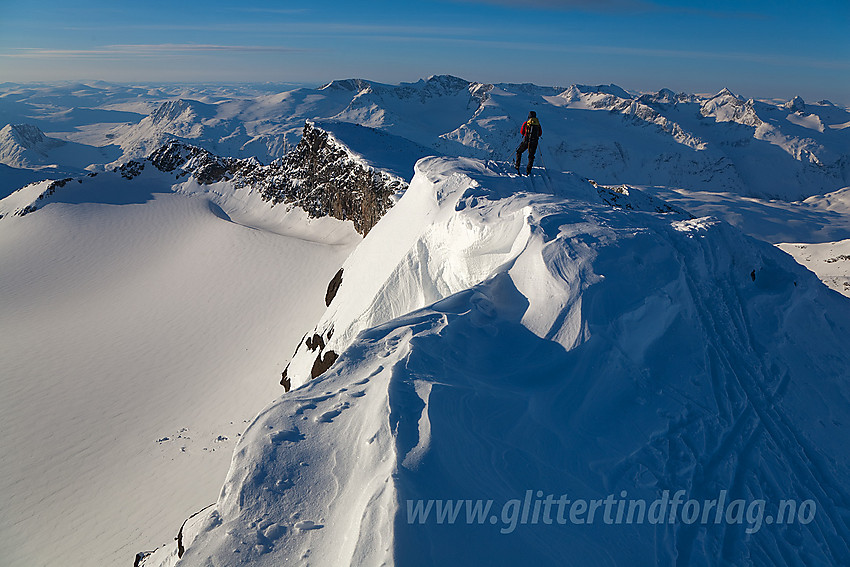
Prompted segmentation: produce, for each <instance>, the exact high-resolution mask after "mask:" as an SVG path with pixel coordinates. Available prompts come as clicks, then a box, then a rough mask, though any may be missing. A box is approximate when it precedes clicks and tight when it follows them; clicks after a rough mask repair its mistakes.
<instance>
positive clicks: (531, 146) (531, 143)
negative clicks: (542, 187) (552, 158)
mask: <svg viewBox="0 0 850 567" xmlns="http://www.w3.org/2000/svg"><path fill="white" fill-rule="evenodd" d="M525 150H528V167H527V168H526V170H525V171H526V173H531V166H532V165H533V164H534V152H536V151H537V138H531V139H528V138H523V139H522V143H521V144H520V145H519V147H518V148H517V149H516V168H517V169H519V164H520V161H521V160H522V152H524V151H525Z"/></svg>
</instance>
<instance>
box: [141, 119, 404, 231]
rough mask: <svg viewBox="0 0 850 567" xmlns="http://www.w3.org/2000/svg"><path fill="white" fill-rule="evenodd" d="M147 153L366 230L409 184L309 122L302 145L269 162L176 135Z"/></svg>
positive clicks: (205, 180) (201, 176) (162, 164)
mask: <svg viewBox="0 0 850 567" xmlns="http://www.w3.org/2000/svg"><path fill="white" fill-rule="evenodd" d="M148 159H149V160H150V162H151V163H152V164H153V165H154V166H156V167H157V168H158V169H160V170H162V171H167V172H171V171H175V170H177V169H180V170H181V172H182V173H185V174H191V175H193V176H194V177H195V178H196V179H197V180H198V182H199V183H201V184H206V185H208V184H212V183H217V182H219V181H231V182H233V183H234V184H235V185H236V186H238V187H246V186H250V187H253V188H255V189H256V190H258V191H259V192H260V194H261V195H262V197H263V199H265V200H266V201H269V202H271V203H272V205H276V204H279V203H286V204H292V205H295V206H298V207H300V208H302V209H304V210H305V211H306V212H307V213H308V214H309V215H310V216H311V217H313V218H316V217H323V216H332V217H334V218H337V219H340V220H350V221H352V222H353V223H354V227H355V228H356V230H357V231H358V232H359V233H360V234H363V235H365V234H367V233H368V232H369V230H370V229H371V228H372V227H373V226H375V223H377V222H378V220H379V219H380V218H381V217H382V216H383V215H384V213H385V212H386V211H387V210H388V209H389V208H390V207H391V206H392V204H393V196H394V195H395V194H396V193H399V192H402V191H404V189H405V188H406V187H407V184H406V183H405V182H404V181H402V180H401V179H399V178H397V177H395V176H393V175H391V174H388V173H385V172H382V171H378V170H376V169H375V168H373V167H370V166H369V165H367V164H365V163H363V162H362V161H360V160H359V159H358V158H357V157H356V156H354V155H353V154H351V152H350V151H349V150H348V149H347V148H346V147H345V146H344V145H342V144H341V143H339V142H337V141H336V140H335V139H334V138H333V136H332V135H330V134H329V133H328V132H325V131H324V130H322V129H321V128H317V127H315V126H314V125H313V124H311V123H309V122H308V123H306V124H305V125H304V131H303V134H302V137H301V141H300V142H299V143H298V145H297V146H296V147H295V148H294V149H293V150H292V151H291V152H289V153H288V154H286V155H285V156H283V157H282V158H279V159H277V160H275V161H273V162H272V163H271V164H269V165H261V164H260V163H259V162H258V161H257V160H255V159H237V158H226V157H219V156H216V155H214V154H212V153H210V152H208V151H207V150H205V149H203V148H199V147H196V146H191V145H188V144H186V143H184V142H180V141H177V140H173V141H171V142H169V143H168V144H165V145H163V146H161V147H160V148H159V149H157V150H156V151H155V152H153V153H152V154H151V155H150V156H149V157H148Z"/></svg>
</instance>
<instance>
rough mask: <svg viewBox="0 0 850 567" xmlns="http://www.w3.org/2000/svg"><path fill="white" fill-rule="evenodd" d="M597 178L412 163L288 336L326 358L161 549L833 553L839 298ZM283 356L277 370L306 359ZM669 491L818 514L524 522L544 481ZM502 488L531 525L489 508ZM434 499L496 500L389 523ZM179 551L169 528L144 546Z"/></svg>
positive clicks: (329, 556)
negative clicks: (407, 177)
mask: <svg viewBox="0 0 850 567" xmlns="http://www.w3.org/2000/svg"><path fill="white" fill-rule="evenodd" d="M603 189H605V188H604V187H603ZM620 189H621V191H616V190H615V188H608V189H607V191H610V192H611V193H613V194H616V195H618V196H619V199H620V200H618V201H616V202H614V201H612V200H611V199H610V198H609V194H608V193H605V192H604V191H600V190H599V186H596V187H595V186H594V185H593V184H591V183H590V182H589V181H588V180H586V179H582V178H581V177H578V176H575V175H572V174H546V175H543V176H539V177H533V178H531V179H523V178H518V177H516V176H515V175H512V174H510V173H507V169H506V168H505V167H504V166H503V165H500V164H498V163H494V162H484V161H478V160H469V159H447V158H431V159H427V160H423V161H421V162H420V163H419V164H418V165H417V173H416V176H415V177H414V179H413V181H412V183H411V185H410V188H409V189H408V191H407V192H406V193H405V195H404V197H403V198H402V199H401V200H400V202H399V203H398V204H397V205H396V206H395V207H394V208H392V209H391V210H390V211H389V212H388V213H387V214H386V215H385V216H384V218H383V219H382V220H381V221H380V222H379V223H378V224H377V225H376V226H375V228H374V229H373V230H372V231H371V232H370V233H369V235H368V236H367V237H366V238H365V239H364V240H363V242H362V243H361V244H360V245H359V246H358V248H357V249H356V251H355V252H354V253H353V254H352V255H351V256H350V257H349V259H348V260H347V261H346V262H345V264H344V266H343V271H342V276H341V279H342V281H341V284H340V285H339V288H338V290H337V291H336V293H335V295H334V296H333V298H332V301H331V302H330V306H329V307H328V310H327V312H326V313H325V316H324V317H323V318H322V320H321V321H320V323H319V325H318V326H317V329H316V330H317V332H316V334H314V335H311V338H310V341H309V342H310V345H307V346H315V344H316V342H317V341H318V342H319V343H320V348H324V349H333V350H335V351H337V352H338V353H340V356H339V358H338V360H337V361H336V362H335V363H334V364H333V365H332V366H331V367H330V369H329V370H328V371H327V372H325V373H324V374H323V375H321V376H320V377H318V378H316V379H314V380H312V381H308V382H306V383H304V385H303V386H301V387H299V388H296V389H294V390H293V391H291V392H289V393H288V394H286V395H284V396H283V397H282V398H281V399H280V400H279V401H277V402H275V403H273V404H272V405H270V406H268V407H267V408H266V409H265V410H264V411H263V412H261V414H260V415H259V416H258V418H257V419H256V420H255V421H254V423H252V424H251V426H250V427H249V428H248V430H247V431H246V433H245V435H244V436H243V438H242V440H241V441H240V443H239V444H238V446H237V448H236V451H235V454H234V460H233V463H232V465H231V468H230V472H229V474H228V476H227V479H226V481H225V484H224V488H223V490H222V492H221V494H220V496H219V499H218V501H217V503H216V504H215V506H213V507H212V508H211V509H209V510H208V511H206V512H203V513H201V514H199V515H198V516H197V517H195V518H193V519H191V520H190V521H189V522H187V524H186V525H185V529H184V530H183V531H182V542H183V544H184V545H185V554H183V556H182V559H180V562H179V564H180V565H213V566H223V565H242V564H250V565H259V566H262V565H281V564H286V563H289V562H309V563H310V564H313V565H379V564H387V565H390V564H397V565H470V564H488V565H506V564H507V565H516V564H529V565H562V564H564V561H565V558H568V560H569V561H570V562H573V563H576V564H580V565H643V564H652V565H702V564H710V565H715V564H729V565H799V564H803V563H813V564H842V563H845V562H847V561H848V560H850V548H848V544H847V542H848V541H850V529H848V526H847V524H846V519H845V517H844V512H843V510H845V509H846V507H847V506H848V504H850V493H848V491H847V489H846V487H845V484H846V482H845V479H846V478H847V475H848V473H850V450H848V449H847V447H846V444H845V443H843V441H842V440H843V439H844V437H845V433H846V432H845V431H844V428H845V427H846V424H847V423H850V405H849V404H848V402H850V386H848V383H847V378H848V375H847V371H846V369H847V368H848V366H850V360H848V355H847V354H846V349H844V348H843V343H844V340H845V337H846V336H847V332H848V331H850V329H848V321H850V304H848V302H847V301H846V299H845V298H843V297H841V296H839V295H837V294H834V293H832V292H831V291H828V290H827V289H826V288H825V287H824V286H823V285H822V284H821V283H820V282H819V281H817V279H816V278H815V277H814V276H813V274H811V273H810V272H808V271H807V270H805V269H803V268H801V267H800V266H799V265H798V264H796V263H795V262H794V261H793V260H792V259H791V258H789V257H788V256H787V255H785V254H784V253H782V252H781V251H779V250H777V249H776V248H774V247H772V246H770V245H767V244H765V243H762V242H759V241H756V240H753V239H751V238H749V237H746V236H744V235H742V234H741V233H740V232H739V231H737V230H736V229H734V228H732V227H731V226H729V225H727V224H725V223H723V222H721V221H718V220H716V219H712V218H698V219H695V218H692V217H691V216H690V215H688V214H687V213H684V212H683V211H679V210H676V209H674V208H672V207H671V208H670V209H666V210H665V209H663V208H662V210H659V207H658V204H659V203H658V202H657V201H652V200H649V199H647V198H645V197H642V196H641V194H640V192H639V191H637V190H636V189H634V188H622V187H621V188H620ZM626 204H630V205H631V206H626ZM317 335H318V337H317ZM319 339H320V340H319ZM299 349H300V350H299V353H296V356H295V358H294V359H293V365H292V367H291V368H290V371H291V375H292V376H296V375H299V376H301V374H300V372H301V371H300V370H297V369H295V368H294V367H295V366H296V361H299V360H303V361H305V362H311V361H312V357H315V355H316V352H315V351H312V352H309V353H308V354H307V355H306V356H304V357H301V353H304V352H306V351H307V348H306V347H305V345H302V346H300V347H299ZM299 357H301V358H299ZM298 384H299V381H298V380H296V379H295V378H293V385H294V386H297V385H298ZM680 491H681V493H680V497H681V496H682V495H684V500H688V499H693V500H695V501H700V502H703V501H708V500H711V499H715V501H716V500H717V499H718V496H720V495H721V493H722V494H723V496H721V497H722V498H727V497H728V499H729V500H730V501H731V500H738V501H740V502H743V503H744V504H749V503H751V502H754V501H758V502H764V503H766V504H765V505H766V507H767V512H768V513H775V511H776V508H775V507H776V506H777V505H778V504H779V502H780V500H794V501H795V502H798V503H802V502H807V504H806V506H807V508H806V509H807V510H810V509H811V507H812V506H814V507H815V508H816V513H815V514H814V515H813V516H811V517H808V516H807V517H806V518H804V521H802V522H793V523H791V524H781V525H779V524H772V523H770V521H769V520H768V521H764V522H761V523H759V524H758V525H756V518H752V519H751V520H744V519H743V518H742V520H741V521H740V522H737V523H736V522H734V521H731V522H730V521H725V520H724V521H720V522H717V523H715V522H714V517H715V516H714V515H712V516H711V521H703V522H695V521H683V520H682V519H681V517H680V518H679V519H675V520H674V521H672V522H667V521H666V520H665V521H661V522H649V521H644V522H628V523H626V522H620V523H619V524H616V523H614V522H611V523H608V522H604V521H603V520H602V511H601V509H600V511H599V515H598V516H597V520H596V521H595V522H593V521H584V522H574V523H568V521H567V519H565V521H564V522H563V523H562V522H561V521H560V520H558V521H555V520H554V516H555V514H554V512H552V514H551V516H550V515H546V516H545V517H547V518H549V520H550V521H548V522H546V521H542V520H541V519H540V518H541V517H542V516H541V514H542V513H541V512H540V507H539V503H540V502H542V501H543V495H554V498H555V499H557V498H559V496H560V495H562V494H565V495H567V498H569V499H571V501H573V500H578V499H586V500H597V499H598V500H599V502H602V500H603V499H605V498H606V497H608V496H609V495H613V496H612V498H621V497H622V498H625V496H623V495H627V496H628V498H630V499H643V500H644V501H645V502H653V501H655V500H656V499H661V498H664V495H665V494H666V495H667V496H668V497H669V496H671V495H673V494H675V493H678V492H680ZM528 494H531V496H527V495H528ZM524 498H537V499H538V508H537V511H536V512H533V513H532V514H533V516H532V517H534V518H537V520H535V521H530V520H529V512H530V511H526V512H525V516H524V517H525V519H524V520H522V519H520V516H519V515H518V514H517V515H516V516H515V517H513V520H512V516H511V513H510V511H511V510H513V508H510V507H507V508H506V507H505V506H507V505H508V504H509V503H510V502H512V501H513V502H516V504H517V506H516V507H515V508H516V510H517V512H519V507H518V506H519V504H520V503H521V501H522V500H523V499H524ZM447 499H454V500H457V501H466V500H469V501H470V502H474V501H475V500H477V499H482V501H486V500H492V501H493V502H494V504H493V506H494V508H493V509H492V510H491V511H490V512H489V513H488V514H487V515H485V516H483V517H481V520H480V522H479V521H475V520H470V521H467V518H466V514H465V513H464V512H462V513H461V514H460V515H459V516H458V517H457V519H456V521H454V520H452V521H449V520H447V519H446V518H447V517H446V516H443V519H442V520H441V521H437V519H436V518H435V517H434V516H432V517H431V518H430V520H425V519H423V518H422V517H421V516H418V518H419V519H421V520H422V521H419V520H417V519H416V517H414V518H413V519H411V510H414V509H415V506H416V503H417V502H419V503H420V505H424V504H425V503H427V502H429V501H430V502H431V504H434V502H436V501H439V502H441V503H445V502H446V501H447ZM684 500H683V502H684ZM750 509H751V507H750ZM432 513H433V511H432ZM741 513H742V514H743V511H742V512H741ZM567 516H569V515H567ZM567 516H565V518H567ZM584 519H585V520H587V516H586V515H585V516H584ZM176 529H177V526H175V531H176ZM176 560H177V549H176V547H175V546H171V545H169V546H166V547H165V548H160V549H159V550H157V551H156V552H155V553H154V554H152V555H150V556H148V557H146V558H145V560H144V563H143V564H144V565H146V566H148V567H150V566H152V565H174V564H177V561H176Z"/></svg>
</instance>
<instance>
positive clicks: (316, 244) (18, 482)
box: [0, 168, 359, 567]
mask: <svg viewBox="0 0 850 567" xmlns="http://www.w3.org/2000/svg"><path fill="white" fill-rule="evenodd" d="M175 183H176V180H175V178H174V176H173V175H167V174H164V173H161V172H158V171H156V170H155V169H154V168H146V169H145V170H144V171H143V172H142V173H141V175H139V176H138V177H135V178H133V179H132V180H127V179H125V178H123V177H121V175H120V173H101V174H99V175H98V176H97V177H94V178H84V180H83V182H81V183H78V182H77V181H76V180H72V181H71V182H69V183H68V184H66V185H65V186H63V187H61V188H58V189H57V190H56V191H55V192H54V194H53V195H51V196H50V197H49V198H48V199H46V201H48V202H47V203H42V202H39V203H40V208H39V209H38V210H37V211H35V212H32V213H30V214H27V215H26V216H24V217H18V216H14V215H9V216H7V217H6V218H3V219H2V220H0V266H2V270H0V298H2V299H0V329H2V336H3V340H2V341H0V368H2V371H0V377H2V392H3V394H2V396H0V431H2V432H3V434H2V436H0V453H2V454H3V455H4V457H3V459H2V460H0V563H1V564H2V565H4V566H8V567H37V566H47V565H60V564H61V565H75V566H76V565H130V564H131V563H132V561H133V556H134V554H135V552H136V551H138V549H137V547H138V542H140V541H144V542H156V543H155V544H156V545H158V544H165V543H167V542H169V541H171V538H172V537H173V533H172V532H173V530H172V526H173V525H174V524H175V523H179V522H180V521H182V519H183V518H184V517H185V516H186V515H188V514H190V513H191V512H193V511H194V510H197V509H198V508H200V507H202V506H204V505H206V504H209V503H210V502H212V501H213V500H214V499H215V495H216V493H217V491H218V487H219V486H220V484H221V478H222V477H223V475H224V474H225V473H226V471H227V467H228V464H229V461H230V457H231V453H232V448H233V446H234V443H235V441H236V440H237V439H238V438H239V436H240V435H241V434H242V430H243V429H244V427H245V424H246V422H248V421H249V420H250V419H251V418H253V416H255V415H256V413H257V412H258V411H259V410H260V409H261V408H262V406H263V405H264V404H265V403H267V402H268V401H270V400H271V399H273V398H274V397H275V396H276V395H277V393H278V392H279V391H280V387H279V386H278V385H277V381H278V379H279V375H280V371H281V370H282V368H283V366H284V365H285V363H286V354H287V353H286V350H287V349H282V348H281V345H290V344H294V343H295V342H297V340H298V339H299V337H300V336H301V335H300V333H302V332H303V330H302V329H303V328H306V327H307V326H309V325H311V324H312V323H313V322H314V321H315V320H316V318H317V317H318V316H319V315H320V314H321V305H322V303H321V302H322V297H323V294H324V283H325V282H326V281H327V279H328V278H330V277H331V276H332V275H333V273H334V272H335V271H336V270H337V269H338V267H339V265H340V263H341V262H342V261H343V260H344V258H345V257H346V256H347V255H348V253H349V252H350V250H351V249H352V247H353V245H354V243H356V242H357V241H358V240H359V236H358V235H357V234H356V233H355V232H354V230H353V228H352V227H351V223H342V222H339V221H336V220H333V219H318V220H312V221H310V220H308V219H307V218H306V215H305V214H304V213H303V212H300V211H299V210H297V209H293V210H290V211H286V209H285V208H284V207H275V208H274V209H271V208H270V207H269V205H268V203H265V202H263V201H262V200H261V199H260V198H259V197H258V196H257V195H255V194H251V193H250V192H249V191H248V189H243V190H241V191H238V190H234V188H233V187H230V188H228V187H225V186H223V185H219V186H217V187H216V188H215V189H216V191H217V192H212V191H207V192H204V191H201V188H200V187H199V186H198V185H197V183H194V181H193V180H192V179H189V180H186V179H185V178H184V179H182V180H180V183H179V184H177V186H175ZM33 188H34V189H35V190H36V191H37V192H38V193H40V192H41V191H43V190H44V187H40V188H39V187H37V186H33V187H32V188H28V189H33ZM175 189H176V190H179V191H180V192H179V193H175V192H174V191H175ZM24 191H26V190H24ZM12 197H13V198H14V197H16V195H13V196H12ZM18 197H19V196H18ZM7 202H8V200H4V201H3V203H7ZM46 538H48V539H49V541H47V540H46Z"/></svg>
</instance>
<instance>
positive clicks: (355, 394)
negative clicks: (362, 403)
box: [348, 390, 366, 398]
mask: <svg viewBox="0 0 850 567" xmlns="http://www.w3.org/2000/svg"><path fill="white" fill-rule="evenodd" d="M365 395H366V392H364V391H363V390H357V391H356V392H349V393H348V396H349V397H350V398H362V397H363V396H365Z"/></svg>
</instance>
